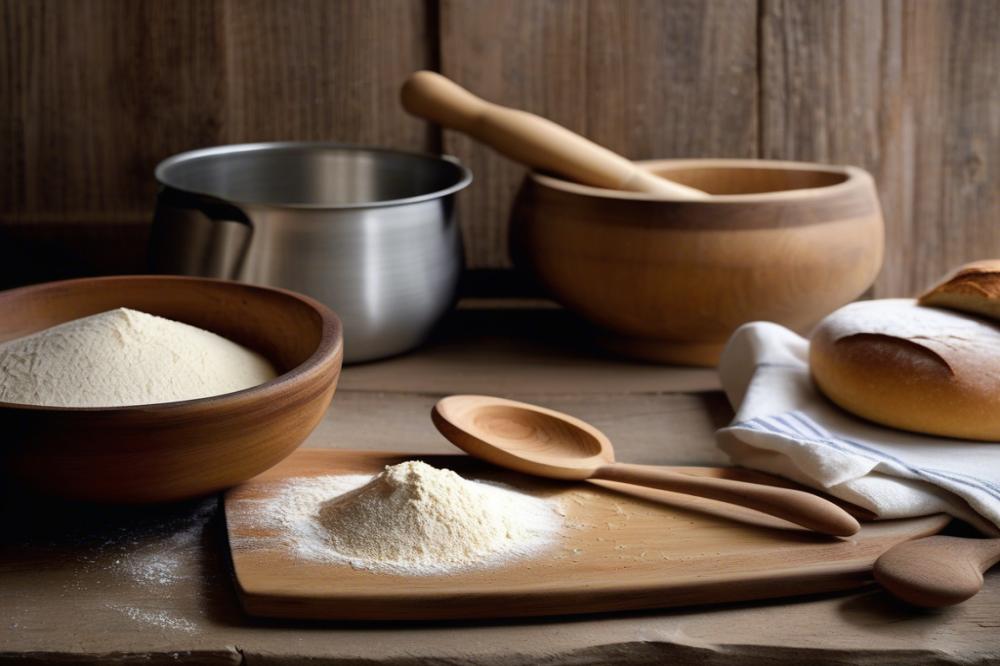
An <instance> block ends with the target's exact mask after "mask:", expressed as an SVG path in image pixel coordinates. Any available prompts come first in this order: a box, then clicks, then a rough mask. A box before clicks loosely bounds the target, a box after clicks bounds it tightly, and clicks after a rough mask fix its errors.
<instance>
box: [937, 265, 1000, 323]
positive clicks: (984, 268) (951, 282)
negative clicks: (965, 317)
mask: <svg viewBox="0 0 1000 666" xmlns="http://www.w3.org/2000/svg"><path fill="white" fill-rule="evenodd" d="M920 304H921V305H931V306H934V307H940V308H950V309H952V310H961V311H963V312H971V313H972V314H977V315H982V316H984V317H989V318H991V319H996V320H1000V259H985V260H983V261H974V262H972V263H970V264H965V265H964V266H961V267H960V268H959V269H958V270H957V271H955V272H954V273H953V274H952V275H950V276H949V277H947V278H946V279H945V280H944V281H943V282H941V283H940V284H938V285H937V286H936V287H934V288H933V289H931V290H930V291H928V292H927V293H926V294H924V295H923V296H921V297H920Z"/></svg>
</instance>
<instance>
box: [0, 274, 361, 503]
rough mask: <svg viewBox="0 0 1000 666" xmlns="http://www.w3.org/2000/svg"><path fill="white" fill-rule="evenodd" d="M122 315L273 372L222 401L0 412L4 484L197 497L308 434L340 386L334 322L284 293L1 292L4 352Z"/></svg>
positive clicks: (184, 281)
mask: <svg viewBox="0 0 1000 666" xmlns="http://www.w3.org/2000/svg"><path fill="white" fill-rule="evenodd" d="M118 307H127V308H132V309H135V310H141V311H142V312H148V313H150V314H154V315H159V316H161V317H167V318H169V319H173V320H175V321H180V322H184V323H186V324H191V325H193V326H197V327H199V328H203V329H205V330H208V331H212V332H214V333H218V334H219V335H222V336H224V337H226V338H229V339H230V340H233V341H235V342H238V343H240V344H242V345H244V346H246V347H248V348H250V349H253V350H255V351H257V352H259V353H261V354H263V355H264V356H265V357H266V358H268V359H269V360H270V361H271V362H272V363H273V364H274V365H275V367H276V369H277V370H278V372H279V373H281V374H280V375H279V376H278V377H277V378H275V379H273V380H271V381H269V382H267V383H265V384H261V385H260V386H256V387H253V388H249V389H245V390H243V391H237V392H235V393H228V394H225V395H220V396H214V397H209V398H202V399H198V400H187V401H183V402H169V403H162V404H155V405H143V406H134V407H115V408H107V409H105V408H81V407H75V408H70V407H67V408H63V407H36V406H27V405H16V404H11V403H0V433H2V437H3V448H2V450H0V460H2V465H3V468H2V469H3V473H4V475H6V476H7V477H8V480H9V481H13V482H15V483H17V484H21V485H24V486H26V487H27V488H29V489H31V490H35V491H41V492H44V493H47V494H53V495H59V496H63V497H68V498H74V499H84V500H95V501H105V502H157V501H166V500H177V499H183V498H187V497H196V496H199V495H205V494H208V493H211V492H214V491H217V490H221V489H223V488H227V487H229V486H232V485H235V484H237V483H239V482H241V481H244V480H246V479H249V478H250V477H252V476H255V475H257V474H259V473H260V472H263V471H264V470H266V469H268V468H269V467H272V466H273V465H275V464H276V463H278V462H279V461H280V460H282V459H283V458H284V457H285V456H287V455H288V454H290V453H291V452H292V451H293V450H294V449H295V448H296V447H297V446H298V445H299V444H301V443H302V441H303V440H304V439H305V438H306V436H307V435H308V434H309V433H310V432H311V431H312V430H313V428H315V427H316V425H317V424H318V423H319V421H320V419H321V418H322V416H323V413H324V411H326V408H327V406H328V405H329V404H330V400H331V398H332V397H333V392H334V390H335V388H336V385H337V379H338V377H339V376H340V364H341V358H342V356H343V344H342V335H341V327H340V322H339V321H338V319H337V317H336V315H334V314H333V312H332V311H331V310H329V309H328V308H327V307H326V306H324V305H322V304H320V303H318V302H317V301H314V300H312V299H311V298H307V297H305V296H300V295H298V294H295V293H292V292H290V291H283V290H280V289H270V288H265V287H255V286H250V285H245V284H239V283H235V282H225V281H222V280H210V279H202V278H188V277H159V276H127V277H107V278H90V279H83V280H69V281H65V282H53V283H48V284H42V285H37V286H32V287H24V288H21V289H13V290H11V291H6V292H2V293H0V342H3V341H6V340H11V339H13V338H18V337H21V336H24V335H28V334H31V333H34V332H36V331H40V330H42V329H45V328H48V327H50V326H55V325H57V324H61V323H64V322H66V321H70V320H73V319H78V318H80V317H86V316H88V315H92V314H96V313H99V312H104V311H107V310H112V309H114V308H118Z"/></svg>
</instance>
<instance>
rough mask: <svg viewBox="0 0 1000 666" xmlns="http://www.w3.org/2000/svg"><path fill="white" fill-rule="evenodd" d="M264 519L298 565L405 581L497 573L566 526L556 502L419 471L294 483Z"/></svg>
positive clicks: (412, 464)
mask: <svg viewBox="0 0 1000 666" xmlns="http://www.w3.org/2000/svg"><path fill="white" fill-rule="evenodd" d="M265 511H266V512H268V513H270V515H271V519H272V520H274V521H276V522H277V523H278V524H279V526H280V527H281V528H282V531H283V532H284V533H285V534H286V535H291V537H292V544H291V545H292V546H293V548H294V550H295V552H296V554H297V555H298V556H300V557H303V558H305V559H309V560H318V561H327V562H342V563H349V564H350V565H351V566H353V567H355V568H359V569H370V570H373V571H381V572H389V573H397V574H408V575H429V574H441V573H449V572H452V571H459V570H466V569H475V568H485V567H492V566H497V565H500V564H503V563H504V562H507V561H509V560H511V559H516V558H519V557H524V556H527V555H530V554H532V553H535V552H538V551H539V550H542V549H544V548H545V547H546V546H548V545H549V544H551V543H552V541H553V540H554V539H555V536H556V534H557V533H558V531H559V528H560V527H561V525H562V518H561V516H560V513H559V511H558V510H557V508H556V507H555V506H554V504H553V503H552V502H549V501H546V500H544V499H539V498H536V497H531V496H528V495H525V494H522V493H520V492H517V491H515V490H512V489H508V488H506V487H503V486H499V485H492V484H487V483H483V482H478V481H468V480H466V479H463V478H462V477H461V476H459V475H458V474H455V473H454V472H452V471H450V470H445V469H436V468H434V467H431V466H430V465H427V464H426V463H423V462H419V461H409V462H405V463H401V464H399V465H393V466H391V467H386V468H385V470H384V471H383V472H382V473H381V474H379V475H378V476H375V477H374V478H372V477H367V476H322V477H313V478H300V479H293V480H290V482H289V483H288V484H287V486H286V487H285V488H284V489H283V490H282V492H280V493H279V494H278V496H276V497H275V498H274V500H272V502H271V503H270V506H269V507H266V508H265Z"/></svg>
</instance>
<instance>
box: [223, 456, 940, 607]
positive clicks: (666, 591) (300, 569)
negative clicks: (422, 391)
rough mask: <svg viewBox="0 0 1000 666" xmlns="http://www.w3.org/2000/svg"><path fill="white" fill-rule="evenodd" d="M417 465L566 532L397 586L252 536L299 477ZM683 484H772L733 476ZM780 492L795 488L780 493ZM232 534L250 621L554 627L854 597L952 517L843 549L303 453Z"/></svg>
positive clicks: (701, 517) (563, 492)
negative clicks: (501, 493)
mask: <svg viewBox="0 0 1000 666" xmlns="http://www.w3.org/2000/svg"><path fill="white" fill-rule="evenodd" d="M413 457H419V458H420V459H421V460H424V461H425V462H427V463H428V464H431V465H434V466H435V467H447V468H450V469H453V470H455V471H456V472H458V473H460V474H462V475H463V476H465V477H466V478H480V479H489V480H495V481H501V482H503V483H506V484H509V485H511V486H514V487H516V488H518V489H520V490H522V491H524V492H528V493H532V494H536V495H539V496H544V497H546V498H548V499H550V500H551V501H558V502H559V503H560V505H561V507H562V510H563V511H564V512H565V514H566V524H567V526H568V527H567V528H565V529H564V530H562V532H561V533H560V536H559V539H558V540H557V543H555V544H554V545H553V546H552V548H551V549H550V550H548V551H546V552H543V553H540V554H538V555H536V556H534V557H532V558H528V559H523V560H519V561H517V562H516V563H512V564H509V565H507V566H505V567H504V568H496V569H488V570H480V571H473V572H463V573H460V574H453V575H446V576H445V575H437V576H400V575H390V574H384V573H373V572H371V571H366V570H358V569H353V568H351V567H350V566H347V565H337V564H323V563H316V562H310V561H305V560H302V559H299V558H297V557H296V555H295V553H294V552H293V551H292V550H291V549H290V548H289V547H287V546H285V545H282V544H283V541H282V539H281V536H282V535H281V534H279V533H276V532H275V531H274V530H273V529H272V530H268V529H264V528H261V527H260V520H259V515H258V513H257V512H259V511H260V505H261V502H260V500H265V499H268V498H269V497H272V496H273V494H274V493H276V492H277V491H278V490H279V488H280V487H281V486H282V485H283V484H285V483H287V482H288V480H289V479H290V478H293V477H306V476H320V475H329V474H376V473H378V472H379V471H381V469H382V468H383V467H384V466H385V465H392V464H395V463H398V462H402V461H403V460H407V459H412V458H413ZM677 469H679V470H681V471H685V472H688V473H696V474H702V475H709V476H724V477H728V478H736V479H741V480H748V481H761V480H763V479H770V477H764V476H763V475H758V474H756V473H754V472H750V471H747V470H740V469H734V468H707V467H699V468H693V467H684V468H677ZM782 485H789V484H784V483H782ZM225 507H226V526H227V530H228V535H229V543H230V548H231V550H232V556H233V567H234V570H235V575H236V585H237V590H238V592H239V597H240V600H241V602H242V604H243V607H244V609H245V610H246V612H247V613H249V614H251V615H260V616H266V617H291V618H312V619H331V620H434V619H459V618H493V617H515V616H525V615H562V614H569V613H589V612H596V611H614V610H625V609H639V608H656V607H663V606H682V605H689V604H704V603H717V602H729V601H740V600H747V599H765V598H771V597H782V596H791V595H800V594H809V593H814V592H827V591H831V590H843V589H849V588H854V587H859V586H862V585H865V584H867V583H870V582H871V573H870V572H871V567H872V564H873V562H874V561H875V559H876V558H877V557H878V556H879V555H880V554H881V553H882V552H884V551H885V550H886V549H887V548H889V547H890V546H892V545H894V544H896V543H898V542H900V541H904V540H907V539H913V538H916V537H920V536H925V535H928V534H933V533H935V532H938V531H939V530H941V529H942V528H943V527H944V526H945V525H946V524H947V522H948V518H947V517H946V516H941V515H937V516H927V517H922V518H913V519H907V520H893V521H883V522H878V523H866V524H864V526H863V527H862V529H861V531H860V532H859V533H858V534H857V535H855V536H854V537H851V538H850V539H843V540H842V539H837V538H834V537H826V536H823V535H819V534H814V533H812V532H808V531H806V530H803V529H801V528H798V527H796V526H794V525H791V524H790V523H786V522H784V521H782V520H780V519H777V518H771V517H769V516H765V515H763V514H759V513H757V512H755V511H751V510H749V509H742V508H740V507H733V506H730V505H726V504H720V503H718V502H714V501H712V500H704V499H700V498H694V497H687V496H684V495H677V494H674V493H669V492H664V491H656V490H646V489H641V488H635V487H633V486H625V485H622V484H613V483H604V482H601V484H600V485H598V484H597V483H587V482H583V483H580V482H572V483H570V482H556V481H552V482H549V481H544V480H536V479H530V478H527V477H524V476H521V475H518V474H516V473H513V472H505V471H503V470H497V469H496V468H494V467H490V466H488V465H486V464H485V463H480V462H479V461H477V460H474V459H472V458H469V457H468V456H462V455H456V456H445V455H420V456H412V455H411V456H408V455H405V454H387V453H381V452H364V451H336V450H325V449H324V450H320V449H301V450H299V451H297V452H296V453H294V454H292V456H290V457H289V458H287V459H286V460H285V461H284V462H282V463H280V464H279V465H278V466H276V467H274V468H272V469H270V470H268V471H267V472H265V473H263V474H261V475H260V476H257V477H256V478H254V479H251V480H250V481H248V482H246V483H245V484H243V485H241V486H239V487H237V488H234V489H232V490H230V491H229V493H227V495H226V499H225Z"/></svg>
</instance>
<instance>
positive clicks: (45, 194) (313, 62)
mask: <svg viewBox="0 0 1000 666" xmlns="http://www.w3.org/2000/svg"><path fill="white" fill-rule="evenodd" d="M0 35H2V37H3V44H2V45H0V90H3V91H4V94H3V95H2V97H0V141H2V146H0V285H6V284H12V283H15V282H25V281H37V280H41V279H48V278H53V277H61V276H64V275H73V274H88V273H91V274H92V273H100V272H122V271H134V270H140V269H141V266H142V261H143V255H144V244H145V234H146V229H147V223H148V219H149V217H150V211H151V206H152V201H153V196H154V192H155V186H154V184H153V182H152V178H151V171H152V167H153V166H154V165H155V163H156V162H157V161H158V160H159V159H161V158H162V157H165V156H167V155H169V154H171V153H174V152H177V151H180V150H184V149H188V148H192V147H196V146H202V145H209V144H216V143H228V142H239V141H254V140H270V139H282V138H288V139H326V140H336V141H345V142H358V143H373V144H380V145H390V146H397V147H401V148H408V149H417V150H431V151H434V150H438V149H441V148H442V147H443V149H444V150H446V151H448V152H451V153H454V154H456V155H458V156H459V157H461V158H462V159H463V160H464V161H465V162H467V163H468V164H469V165H470V166H471V167H472V169H473V170H474V172H475V174H476V178H477V181H476V184H475V185H474V186H473V187H472V188H471V189H470V190H468V191H467V192H465V193H464V194H463V195H462V201H461V206H462V209H461V210H462V215H463V224H464V226H465V232H466V244H467V248H468V259H469V264H470V267H472V268H504V267H506V266H508V259H507V248H506V222H507V220H506V218H507V215H508V211H509V205H510V201H511V198H512V196H513V194H514V191H515V190H516V187H517V185H518V183H519V181H520V179H521V177H522V174H523V171H522V170H521V169H520V168H518V167H517V166H516V165H513V164H510V163H509V162H508V161H506V160H504V159H503V158H500V157H498V156H496V155H494V154H493V153H491V152H490V151H489V150H488V149H485V148H482V147H480V146H478V145H476V144H474V143H473V142H471V141H469V140H467V139H465V138H464V137H461V136H458V135H455V134H453V133H451V132H445V133H443V134H442V133H440V132H439V131H437V130H435V129H433V128H429V127H427V126H425V125H424V124H423V123H420V122H418V121H416V120H414V119H411V118H408V117H407V116H406V115H405V114H404V113H403V112H402V111H401V110H400V109H399V106H398V104H397V103H396V93H397V88H398V85H399V83H400V82H401V81H402V79H403V78H405V76H406V75H407V74H408V73H409V72H410V71H412V70H415V69H419V68H425V67H430V68H438V69H441V70H442V71H443V72H444V73H446V74H447V75H449V76H451V77H453V78H455V79H456V80H458V81H459V82H461V83H463V84H465V85H467V86H469V87H470V88H473V89H474V90H476V91H477V92H479V93H481V94H483V95H484V96H486V97H488V98H491V99H493V100H495V101H499V102H502V103H505V104H510V105H515V106H520V107H522V108H526V109H529V110H532V111H535V112H538V113H542V114H544V115H547V116H549V117H551V118H553V119H554V120H556V121H558V122H561V123H563V124H565V125H567V126H569V127H572V128H573V129H575V130H578V131H581V132H584V133H586V134H587V135H589V136H591V137H593V138H594V139H596V140H597V141H599V142H602V143H604V144H606V145H608V146H609V147H611V148H613V149H615V150H618V151H621V152H623V153H625V154H627V155H630V156H632V157H635V158H645V157H661V156H677V157H687V156H701V155H714V156H730V157H753V156H760V157H773V158H786V159H803V160H817V161H826V162H847V163H854V164H860V165H862V166H864V167H866V168H868V169H869V170H871V171H872V172H873V173H874V174H875V176H876V178H877V179H878V182H879V186H880V189H881V192H882V199H883V206H884V209H885V213H886V222H887V231H888V241H889V246H888V254H887V257H886V266H885V269H884V270H883V272H882V275H881V276H880V277H879V280H878V282H877V284H876V288H875V290H874V293H875V294H876V295H899V294H907V293H912V292H913V291H914V290H916V289H919V288H920V287H922V286H923V285H924V284H926V283H927V282H928V281H929V280H931V279H933V277H934V276H936V275H938V274H939V273H940V272H942V271H944V270H945V269H946V268H947V267H949V266H951V265H954V264H956V263H958V262H961V261H964V260H968V259H971V258H975V257H982V256H990V255H992V256H1000V224H998V222H1000V177H998V169H1000V164H998V161H1000V85H998V83H1000V81H998V77H1000V2H998V1H997V0H920V1H917V0H909V1H908V0H882V1H875V0H871V1H869V0H621V1H615V0H137V1H133V0H77V1H75V2H63V1H61V0H0Z"/></svg>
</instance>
